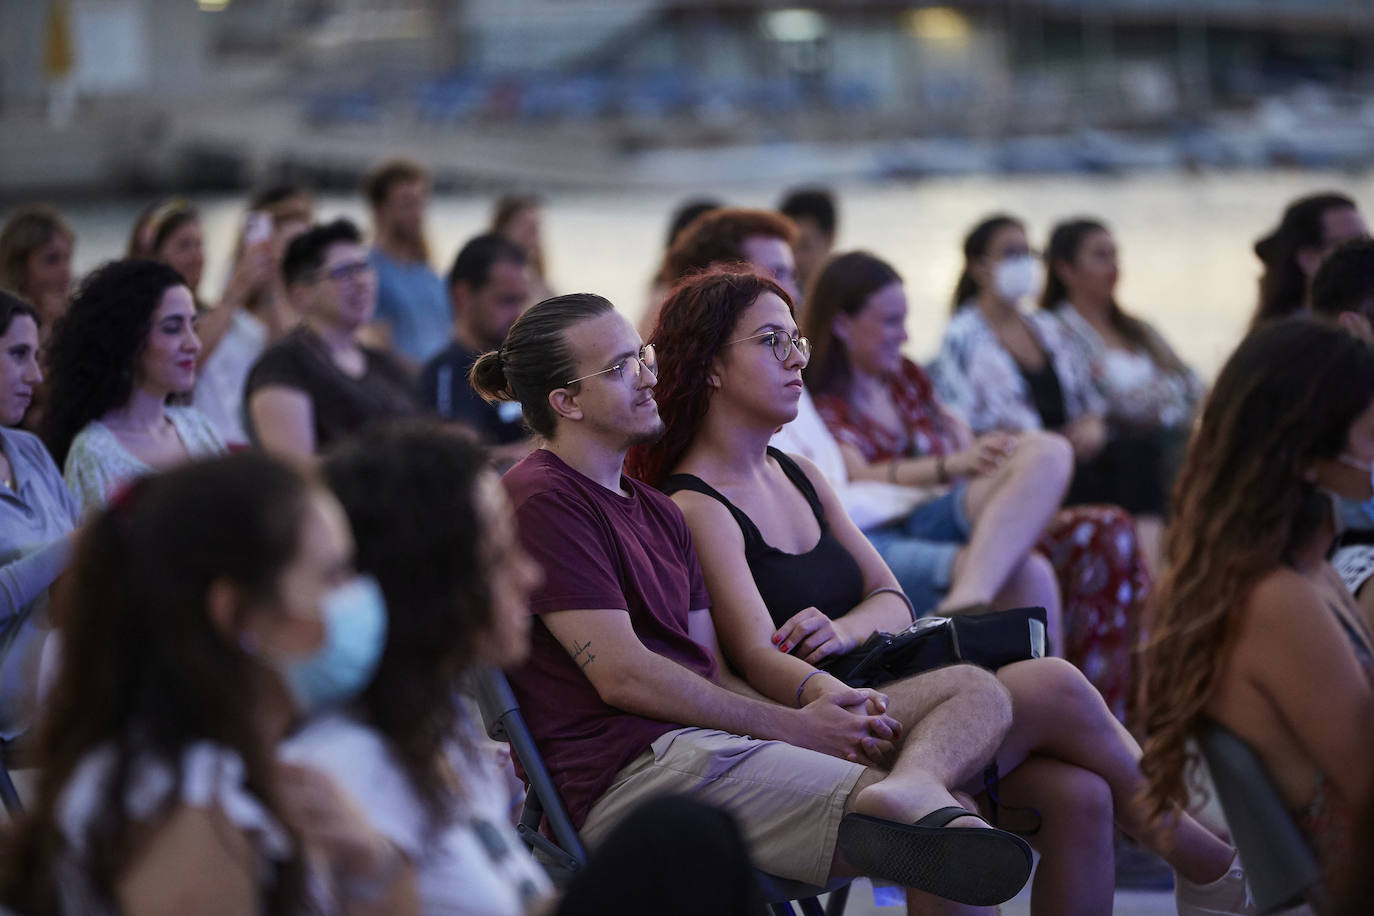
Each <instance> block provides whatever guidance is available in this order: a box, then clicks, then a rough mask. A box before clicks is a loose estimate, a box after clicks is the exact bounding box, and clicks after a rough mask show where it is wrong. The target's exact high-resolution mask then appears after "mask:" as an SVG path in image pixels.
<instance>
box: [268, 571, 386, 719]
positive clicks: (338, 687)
mask: <svg viewBox="0 0 1374 916" xmlns="http://www.w3.org/2000/svg"><path fill="white" fill-rule="evenodd" d="M320 611H321V615H322V617H323V619H324V644H323V645H321V646H320V648H319V649H317V650H316V651H315V652H314V653H313V654H311V655H307V656H303V657H298V658H291V659H283V660H281V661H279V662H277V665H276V667H277V670H278V671H279V672H280V673H281V676H282V679H283V681H285V683H286V688H287V690H289V691H290V693H291V698H292V700H294V701H295V704H296V708H297V709H298V710H299V711H300V712H301V713H302V714H305V715H309V714H311V713H313V712H316V711H317V710H320V709H323V708H326V707H329V706H337V705H339V704H341V703H346V702H348V701H349V700H351V699H353V698H354V697H356V696H357V695H358V694H360V693H362V692H363V689H364V688H366V687H367V685H368V684H369V683H370V682H371V681H372V675H373V673H374V672H376V670H377V664H378V662H380V661H381V659H382V650H383V649H384V648H385V647H386V599H385V598H383V597H382V590H381V588H380V587H378V585H377V580H376V579H373V578H372V577H371V576H358V577H357V578H355V579H353V580H351V581H350V582H347V583H345V584H344V585H341V586H339V587H338V588H336V589H334V590H333V591H331V592H329V593H328V594H327V595H325V596H324V599H323V600H322V601H321V602H320Z"/></svg>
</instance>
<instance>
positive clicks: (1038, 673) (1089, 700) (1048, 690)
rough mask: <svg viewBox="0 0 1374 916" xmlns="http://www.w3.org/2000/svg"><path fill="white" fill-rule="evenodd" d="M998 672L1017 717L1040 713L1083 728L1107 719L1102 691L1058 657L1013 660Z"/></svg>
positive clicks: (1080, 672)
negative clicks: (1023, 660) (1008, 693)
mask: <svg viewBox="0 0 1374 916" xmlns="http://www.w3.org/2000/svg"><path fill="white" fill-rule="evenodd" d="M998 676H999V677H1000V678H1001V679H1002V682H1003V684H1004V685H1005V686H1006V687H1007V690H1008V691H1009V692H1010V694H1011V698H1012V704H1013V707H1014V709H1015V715H1016V716H1017V718H1018V721H1020V717H1022V716H1038V715H1043V716H1046V717H1048V718H1050V719H1052V720H1053V721H1055V722H1058V723H1060V724H1061V725H1069V726H1070V727H1073V728H1087V727H1090V726H1093V725H1096V724H1098V723H1099V722H1102V721H1106V720H1107V719H1111V711H1110V710H1109V709H1107V704H1106V701H1104V700H1103V699H1102V694H1100V693H1098V691H1097V688H1096V687H1094V686H1093V685H1092V682H1090V681H1089V680H1088V679H1087V677H1085V676H1084V674H1083V672H1082V671H1079V670H1078V669H1077V668H1075V667H1074V666H1073V665H1071V664H1070V663H1069V662H1066V661H1065V660H1064V659H1062V658H1037V659H1032V660H1030V661H1026V662H1017V663H1015V664H1013V665H1007V666H1006V667H1004V668H1002V669H1001V671H999V672H998ZM1104 717H1105V718H1104Z"/></svg>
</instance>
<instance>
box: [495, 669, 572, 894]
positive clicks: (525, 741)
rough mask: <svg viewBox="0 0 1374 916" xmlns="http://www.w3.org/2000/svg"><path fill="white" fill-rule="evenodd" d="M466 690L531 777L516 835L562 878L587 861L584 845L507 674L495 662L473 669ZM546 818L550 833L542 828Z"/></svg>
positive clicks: (564, 878) (527, 778)
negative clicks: (489, 665) (537, 745)
mask: <svg viewBox="0 0 1374 916" xmlns="http://www.w3.org/2000/svg"><path fill="white" fill-rule="evenodd" d="M468 686H469V690H470V691H471V693H472V695H473V698H474V699H476V701H477V708H478V709H479V710H481V713H482V723H483V725H485V727H486V729H487V734H488V735H489V736H490V737H491V739H492V740H493V741H504V742H506V743H507V744H509V745H510V748H511V753H512V754H514V755H515V759H516V760H518V761H519V762H520V766H521V768H522V769H523V770H524V771H525V779H526V781H527V782H528V783H529V791H528V792H526V793H525V807H524V809H523V810H522V811H521V813H520V823H519V825H518V826H517V827H516V830H517V831H518V832H519V834H520V836H521V838H522V839H524V841H525V842H526V843H528V844H529V845H530V848H531V849H533V850H534V851H535V852H536V853H541V854H542V856H541V858H542V859H543V860H544V866H545V868H547V869H548V871H549V874H550V875H551V876H552V877H553V879H554V880H555V881H556V882H562V881H564V880H566V879H567V878H568V877H570V876H571V875H572V873H573V872H576V871H578V870H579V869H581V868H582V866H584V865H586V864H587V850H586V849H585V848H584V847H583V845H582V840H581V839H580V838H579V837H578V836H577V831H576V830H574V829H573V825H572V818H570V817H568V812H567V810H566V809H565V808H564V807H563V799H562V798H560V797H559V795H558V790H557V789H555V788H554V785H553V779H551V778H550V777H549V771H548V769H547V768H545V766H544V758H543V757H541V756H540V755H539V750H538V748H536V747H535V746H534V736H533V735H531V734H530V729H529V726H528V725H526V724H525V719H524V717H523V716H521V715H520V704H519V703H517V702H516V700H515V694H514V693H513V692H512V691H511V689H510V683H509V682H507V681H506V676H505V675H504V674H502V673H501V672H500V671H498V670H497V669H495V668H486V669H482V670H479V671H476V672H474V673H473V675H472V677H471V678H470V679H469V684H468ZM544 820H547V821H548V824H549V832H550V833H552V834H553V839H552V841H550V839H549V838H548V837H546V836H544V835H543V834H542V833H541V832H540V826H541V824H542V822H543V821H544Z"/></svg>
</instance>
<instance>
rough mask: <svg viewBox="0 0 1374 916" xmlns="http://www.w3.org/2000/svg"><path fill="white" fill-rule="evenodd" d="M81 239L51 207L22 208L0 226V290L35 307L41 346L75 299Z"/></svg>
mask: <svg viewBox="0 0 1374 916" xmlns="http://www.w3.org/2000/svg"><path fill="white" fill-rule="evenodd" d="M75 247H76V234H75V233H74V232H72V227H71V226H70V225H68V223H67V221H66V220H65V219H63V218H62V214H61V213H58V212H57V211H56V210H54V209H53V208H52V207H46V206H43V205H41V204H31V205H29V206H24V207H19V208H18V209H17V210H15V211H14V212H13V213H11V214H10V215H9V218H8V219H6V220H5V224H4V225H3V226H0V289H4V290H8V291H9V292H11V293H14V294H15V295H16V296H19V297H21V298H23V299H25V300H26V301H28V302H30V303H31V304H32V305H33V307H34V309H35V311H37V313H38V320H39V331H40V334H41V337H40V338H39V342H40V344H45V343H47V339H48V334H49V332H51V331H52V328H53V324H54V323H55V322H56V321H57V319H59V318H61V317H62V315H63V313H65V312H66V311H67V300H68V299H69V298H70V297H71V294H72V253H73V251H74V250H75Z"/></svg>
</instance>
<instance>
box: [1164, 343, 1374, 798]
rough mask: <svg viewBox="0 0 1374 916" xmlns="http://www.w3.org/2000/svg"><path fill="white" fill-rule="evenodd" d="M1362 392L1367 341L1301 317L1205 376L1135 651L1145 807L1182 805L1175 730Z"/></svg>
mask: <svg viewBox="0 0 1374 916" xmlns="http://www.w3.org/2000/svg"><path fill="white" fill-rule="evenodd" d="M1371 401H1374V348H1371V347H1370V345H1369V344H1366V343H1364V342H1363V341H1360V340H1356V339H1355V338H1354V337H1352V336H1350V335H1349V334H1346V333H1345V332H1343V331H1341V330H1340V329H1338V328H1335V327H1332V326H1330V325H1327V324H1324V323H1321V322H1317V321H1313V320H1311V319H1310V318H1307V317H1290V318H1287V319H1281V320H1279V321H1275V322H1270V323H1269V324H1266V325H1263V326H1261V327H1260V328H1258V329H1256V330H1255V331H1253V332H1251V334H1250V336H1248V337H1247V338H1245V340H1244V341H1242V342H1241V344H1240V346H1239V347H1238V348H1237V349H1236V352H1235V353H1234V354H1232V355H1231V358H1230V359H1229V360H1227V362H1226V365H1225V366H1224V367H1222V370H1221V374H1220V375H1219V376H1217V381H1216V385H1215V387H1213V389H1212V393H1211V395H1210V396H1209V397H1208V399H1207V403H1206V405H1205V407H1204V408H1203V413H1202V418H1201V420H1200V421H1199V423H1198V425H1197V430H1196V432H1195V433H1194V434H1193V439H1192V442H1191V443H1190V444H1189V446H1188V456H1187V458H1186V459H1185V460H1184V463H1183V469H1182V471H1181V472H1180V474H1179V478H1178V483H1177V485H1176V486H1175V488H1174V494H1173V506H1172V512H1171V513H1170V521H1169V527H1168V529H1167V530H1166V531H1165V533H1164V564H1163V565H1164V568H1163V571H1162V574H1161V575H1160V577H1159V580H1158V582H1157V584H1156V587H1155V592H1154V595H1153V596H1152V606H1153V608H1154V621H1155V622H1154V625H1153V627H1152V632H1151V634H1150V640H1149V643H1148V645H1147V646H1146V647H1145V649H1144V651H1143V655H1142V666H1141V671H1142V674H1143V677H1142V694H1141V714H1142V725H1143V727H1144V730H1145V734H1146V735H1148V739H1147V740H1146V742H1145V754H1144V757H1143V758H1142V759H1141V761H1140V769H1141V772H1142V773H1144V775H1145V779H1146V781H1147V789H1146V791H1145V793H1144V800H1145V802H1146V804H1147V806H1148V808H1149V812H1150V815H1151V817H1152V818H1158V817H1160V816H1163V815H1164V814H1165V813H1167V812H1168V811H1169V810H1170V809H1171V807H1172V806H1173V805H1176V804H1186V802H1187V795H1188V792H1187V773H1188V770H1189V768H1190V766H1191V765H1192V760H1191V755H1190V752H1189V751H1188V748H1187V740H1188V738H1189V736H1190V735H1191V734H1192V731H1193V729H1194V728H1195V727H1196V725H1197V724H1198V722H1199V721H1200V719H1201V718H1202V715H1203V710H1204V709H1205V708H1206V705H1207V702H1208V700H1209V699H1210V698H1211V697H1212V695H1213V693H1214V692H1215V691H1216V688H1217V675H1218V673H1219V672H1221V671H1223V670H1224V669H1225V666H1226V664H1227V660H1228V657H1229V654H1230V652H1231V651H1232V649H1233V647H1234V645H1235V640H1236V637H1237V635H1238V634H1239V632H1240V613H1241V611H1242V610H1243V609H1244V607H1245V603H1246V601H1247V600H1248V599H1249V596H1250V593H1251V591H1252V590H1253V589H1254V587H1255V586H1256V585H1257V584H1258V583H1259V582H1260V580H1261V579H1262V578H1263V577H1264V576H1266V575H1267V574H1269V573H1271V572H1273V571H1274V570H1276V569H1279V568H1280V567H1282V566H1284V565H1286V564H1289V563H1291V562H1292V558H1293V556H1294V554H1295V553H1296V552H1297V551H1299V550H1300V549H1301V548H1302V546H1303V545H1304V544H1307V543H1310V542H1311V539H1312V537H1313V536H1314V535H1315V534H1316V533H1317V531H1318V529H1319V526H1320V525H1321V524H1322V522H1323V520H1324V519H1326V518H1327V517H1328V516H1329V513H1330V511H1331V509H1330V502H1329V501H1328V499H1327V497H1326V496H1324V495H1323V494H1322V493H1321V492H1320V491H1319V490H1318V489H1317V488H1316V486H1315V484H1313V483H1312V482H1311V481H1310V480H1309V479H1308V477H1307V472H1308V470H1309V469H1310V468H1311V467H1312V462H1313V461H1314V460H1315V459H1318V458H1327V459H1331V458H1335V457H1336V456H1338V455H1339V454H1340V453H1341V452H1342V450H1344V448H1345V446H1346V440H1347V437H1348V435H1349V432H1350V425H1351V424H1352V423H1353V422H1354V421H1355V419H1356V418H1357V417H1359V416H1360V414H1361V413H1363V412H1364V411H1365V410H1366V409H1368V407H1369V405H1370V403H1371ZM1312 674H1313V676H1314V677H1318V676H1320V672H1313V673H1312Z"/></svg>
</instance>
